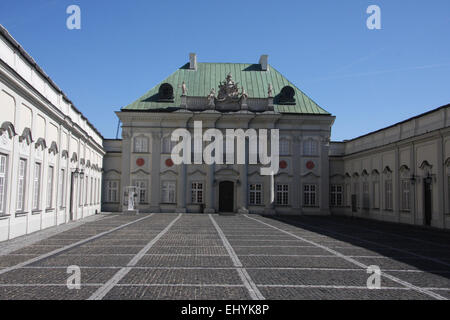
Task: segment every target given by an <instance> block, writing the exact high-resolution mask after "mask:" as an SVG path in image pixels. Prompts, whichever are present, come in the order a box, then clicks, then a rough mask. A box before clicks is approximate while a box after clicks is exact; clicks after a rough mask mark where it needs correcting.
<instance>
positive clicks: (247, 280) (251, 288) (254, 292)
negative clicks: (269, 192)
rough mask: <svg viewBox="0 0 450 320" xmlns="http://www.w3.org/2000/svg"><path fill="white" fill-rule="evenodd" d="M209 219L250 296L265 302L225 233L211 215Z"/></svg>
mask: <svg viewBox="0 0 450 320" xmlns="http://www.w3.org/2000/svg"><path fill="white" fill-rule="evenodd" d="M209 219H210V220H211V222H212V224H213V225H214V227H215V228H216V230H217V233H218V234H219V236H220V239H222V242H223V245H224V247H225V249H227V251H228V254H229V255H230V258H231V260H232V261H233V265H234V266H235V267H236V271H237V272H238V274H239V277H241V280H242V282H243V283H244V286H245V287H246V288H247V290H248V292H249V294H250V297H251V298H252V299H253V300H265V298H264V296H263V295H262V293H261V292H260V291H259V289H258V287H257V286H256V284H255V282H254V281H253V280H252V278H251V277H250V275H249V274H248V272H247V270H245V268H243V265H242V262H241V261H240V260H239V257H238V256H237V254H236V252H234V250H233V247H232V246H231V244H230V243H229V242H228V240H227V237H226V236H225V234H224V233H223V231H222V229H220V227H219V225H218V224H217V222H216V220H214V218H213V216H212V215H211V214H209Z"/></svg>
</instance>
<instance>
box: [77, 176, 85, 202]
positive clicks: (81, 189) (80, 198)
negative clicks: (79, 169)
mask: <svg viewBox="0 0 450 320" xmlns="http://www.w3.org/2000/svg"><path fill="white" fill-rule="evenodd" d="M79 181H80V197H79V201H78V204H79V206H80V207H81V206H82V205H83V190H84V187H83V183H84V179H82V178H81V177H80V180H79Z"/></svg>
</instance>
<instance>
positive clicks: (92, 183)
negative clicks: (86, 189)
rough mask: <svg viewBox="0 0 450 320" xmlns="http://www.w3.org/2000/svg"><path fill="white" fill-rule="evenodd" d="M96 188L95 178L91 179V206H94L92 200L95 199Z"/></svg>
mask: <svg viewBox="0 0 450 320" xmlns="http://www.w3.org/2000/svg"><path fill="white" fill-rule="evenodd" d="M94 187H95V186H94V178H93V177H91V192H90V194H89V204H90V205H92V204H93V202H92V199H93V197H94V192H95V189H94Z"/></svg>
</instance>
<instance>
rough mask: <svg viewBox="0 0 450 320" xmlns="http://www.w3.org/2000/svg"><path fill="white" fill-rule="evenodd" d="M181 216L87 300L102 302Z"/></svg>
mask: <svg viewBox="0 0 450 320" xmlns="http://www.w3.org/2000/svg"><path fill="white" fill-rule="evenodd" d="M181 216H182V214H179V215H178V217H176V218H175V219H174V220H172V222H171V223H169V225H168V226H167V227H166V228H165V229H164V230H163V231H161V232H160V233H159V234H158V235H157V236H156V237H155V238H153V240H151V241H150V242H149V243H147V245H146V246H145V247H144V248H142V250H141V251H139V252H138V253H137V254H136V255H135V256H134V257H133V258H132V259H131V260H130V262H129V263H128V264H127V266H126V267H124V268H122V269H120V270H119V271H118V272H117V273H116V274H115V275H114V276H113V277H112V278H111V279H109V280H108V281H107V282H106V283H105V284H104V285H103V286H102V287H101V288H99V289H98V290H97V291H95V292H94V293H93V294H92V295H91V296H90V297H89V299H88V300H102V299H103V298H104V297H105V296H106V295H107V294H108V292H110V291H111V289H112V288H113V287H114V286H116V285H117V284H118V283H119V282H120V280H122V279H123V278H124V277H125V276H126V275H127V274H128V272H130V271H131V269H132V267H134V266H136V264H137V263H138V262H139V260H141V259H142V258H143V257H144V256H145V254H146V253H147V251H148V250H150V248H151V247H153V246H154V245H155V243H156V242H157V241H158V240H159V239H161V238H162V237H163V236H164V235H165V234H166V233H167V232H168V231H169V230H170V228H172V226H173V225H174V224H175V223H176V222H177V221H178V220H179V219H180V218H181Z"/></svg>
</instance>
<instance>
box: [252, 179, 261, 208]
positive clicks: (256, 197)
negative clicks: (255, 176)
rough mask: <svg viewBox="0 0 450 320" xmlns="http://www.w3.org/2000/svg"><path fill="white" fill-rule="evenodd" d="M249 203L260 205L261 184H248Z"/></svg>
mask: <svg viewBox="0 0 450 320" xmlns="http://www.w3.org/2000/svg"><path fill="white" fill-rule="evenodd" d="M249 202H250V205H254V206H255V205H256V206H257V205H262V184H260V183H257V184H251V185H250V186H249Z"/></svg>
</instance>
